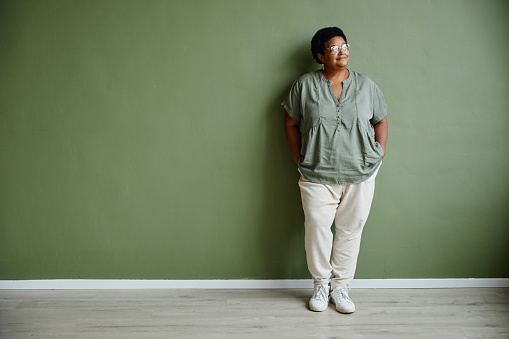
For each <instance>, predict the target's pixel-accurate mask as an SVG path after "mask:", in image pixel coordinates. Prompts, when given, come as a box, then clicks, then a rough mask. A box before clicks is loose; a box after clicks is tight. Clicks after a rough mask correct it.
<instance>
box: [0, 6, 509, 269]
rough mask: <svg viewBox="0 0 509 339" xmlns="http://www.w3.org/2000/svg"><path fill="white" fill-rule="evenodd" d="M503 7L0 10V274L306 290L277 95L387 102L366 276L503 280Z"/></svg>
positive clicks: (362, 263) (508, 148)
mask: <svg viewBox="0 0 509 339" xmlns="http://www.w3.org/2000/svg"><path fill="white" fill-rule="evenodd" d="M508 17H509V2H507V1H473V0H471V1H467V0H454V1H453V0H450V1H442V0H436V1H407V0H398V1H279V0H276V1H273V0H266V1H238V0H230V1H223V0H221V1H141V0H140V1H123V0H122V1H120V0H119V1H102V0H101V1H99V0H97V1H67V0H62V1H40V0H34V1H5V0H4V1H2V2H0V279H47V278H48V279H49V278H51V279H54V278H83V279H84V278H90V279H93V278H97V279H109V278H112V279H117V278H118V279H243V278H248V279H293V278H309V274H308V272H307V269H306V264H305V254H304V243H303V214H302V211H301V206H300V197H299V190H298V187H297V180H298V173H297V170H296V169H295V166H294V164H293V162H292V158H291V155H290V152H289V151H288V149H287V145H286V141H285V138H284V130H283V125H282V117H283V111H282V108H281V107H280V105H279V104H280V102H281V101H282V98H283V97H284V95H285V94H286V92H287V90H288V88H289V86H290V84H291V82H292V81H293V80H294V79H295V78H296V77H297V76H299V75H300V74H302V73H304V72H307V71H309V70H313V69H316V68H317V67H319V66H318V65H317V64H316V63H314V61H313V59H312V57H311V55H310V52H309V44H310V40H311V37H312V35H313V34H314V33H315V32H316V30H317V29H319V28H322V27H325V26H330V25H337V26H339V27H341V28H343V29H344V30H345V32H346V34H347V37H348V41H349V43H350V44H351V45H352V52H351V57H350V60H351V61H350V67H351V68H352V69H355V70H358V71H360V72H362V73H365V74H367V75H369V76H370V77H371V78H373V79H374V80H375V81H376V82H377V84H378V85H379V87H380V88H381V89H382V91H383V93H384V95H385V97H386V100H387V103H388V105H389V125H390V126H389V131H390V132H389V143H388V152H387V153H388V154H387V157H386V158H385V160H384V165H383V167H382V170H381V171H380V173H379V177H378V179H377V190H376V193H375V201H374V204H373V207H372V213H371V216H370V219H369V221H368V223H367V225H366V228H365V233H364V238H363V243H362V248H361V254H360V257H359V265H358V270H357V278H461V277H471V278H475V277H491V278H495V277H509V264H508V261H507V260H506V259H505V258H506V257H507V256H508V255H509V249H508V248H509V246H508V245H507V241H508V240H509V227H508V226H509V208H508V204H509V156H508V155H509V133H508V130H509V112H508V107H509V96H508V94H509V81H508V79H509V63H508V60H509V44H508V43H507V36H508V33H509V22H508V20H507V18H508Z"/></svg>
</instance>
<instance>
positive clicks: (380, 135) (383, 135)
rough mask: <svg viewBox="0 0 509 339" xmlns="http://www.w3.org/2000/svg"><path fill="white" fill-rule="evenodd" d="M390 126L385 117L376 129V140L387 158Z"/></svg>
mask: <svg viewBox="0 0 509 339" xmlns="http://www.w3.org/2000/svg"><path fill="white" fill-rule="evenodd" d="M388 126H389V124H388V123H387V117H384V118H383V119H382V120H380V121H379V122H378V123H377V124H376V125H374V127H375V140H376V141H377V142H378V143H379V144H380V146H382V149H383V150H384V156H383V157H382V159H383V158H384V157H385V153H386V152H385V147H386V145H387V134H388V133H389V132H388V130H389V128H388Z"/></svg>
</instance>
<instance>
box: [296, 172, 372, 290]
mask: <svg viewBox="0 0 509 339" xmlns="http://www.w3.org/2000/svg"><path fill="white" fill-rule="evenodd" d="M377 173H378V169H377V170H376V172H375V173H374V174H373V175H372V176H371V177H370V178H369V179H368V180H366V181H364V182H362V183H359V184H353V185H323V184H315V183H313V182H311V181H309V180H307V179H305V178H304V177H303V176H302V175H301V177H300V179H299V187H300V192H301V198H302V208H303V209H304V217H305V221H304V226H305V247H306V259H307V265H308V269H309V272H310V273H311V276H312V277H313V280H314V282H315V284H322V285H326V284H328V283H329V280H330V279H331V274H332V276H333V277H332V280H331V285H332V288H335V287H336V286H348V285H349V284H350V282H351V281H352V280H353V277H354V274H355V269H356V267H357V256H358V255H359V249H360V245H361V235H362V230H363V228H364V224H365V223H366V220H367V219H368V215H369V211H370V209H371V202H372V201H373V195H374V193H375V177H376V175H377ZM333 221H335V224H336V234H335V236H333V233H332V230H331V227H332V223H333Z"/></svg>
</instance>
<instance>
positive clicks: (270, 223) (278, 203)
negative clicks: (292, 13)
mask: <svg viewBox="0 0 509 339" xmlns="http://www.w3.org/2000/svg"><path fill="white" fill-rule="evenodd" d="M282 62H286V64H285V67H286V68H288V67H289V66H290V67H292V68H291V69H295V74H297V76H295V78H294V79H291V80H290V81H289V82H288V83H287V84H286V86H284V87H283V88H281V89H280V90H279V91H278V93H274V96H273V99H272V100H270V101H269V102H267V108H266V110H265V118H266V120H265V123H266V129H267V134H266V140H265V147H266V148H265V149H266V152H265V159H264V167H263V168H264V172H263V173H264V178H263V182H264V196H265V199H264V203H263V211H262V216H261V217H260V222H259V225H260V231H261V235H260V237H259V239H261V240H260V244H259V245H260V247H261V253H263V264H264V271H265V274H266V277H265V278H270V279H308V278H309V279H310V276H309V273H308V271H307V265H306V257H305V250H304V214H303V212H302V205H301V201H300V191H299V187H298V179H299V176H300V174H299V172H298V170H297V167H296V165H295V163H294V162H293V159H292V156H291V153H290V150H289V148H288V145H287V143H286V138H285V131H284V124H283V117H284V109H283V107H282V106H281V102H282V101H283V99H284V98H285V97H286V95H287V94H288V91H289V89H290V86H291V84H292V83H293V81H294V80H295V79H296V78H297V77H298V76H299V75H301V74H304V73H306V72H309V71H311V70H314V69H317V68H318V67H319V65H318V64H317V63H316V62H315V61H314V60H313V58H312V57H311V54H310V51H309V42H306V44H305V45H304V44H302V45H301V46H298V47H296V48H295V50H294V51H293V53H289V57H288V59H285V60H283V61H282ZM289 63H290V65H289ZM310 287H311V286H310Z"/></svg>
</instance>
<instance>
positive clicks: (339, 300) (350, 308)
mask: <svg viewBox="0 0 509 339" xmlns="http://www.w3.org/2000/svg"><path fill="white" fill-rule="evenodd" d="M349 290H350V289H349V288H348V287H343V286H337V287H336V288H335V289H334V290H333V291H332V292H331V297H332V302H333V303H334V304H336V310H338V312H340V313H353V312H355V304H354V303H353V301H352V299H350V297H349V296H348V291H349Z"/></svg>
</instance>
